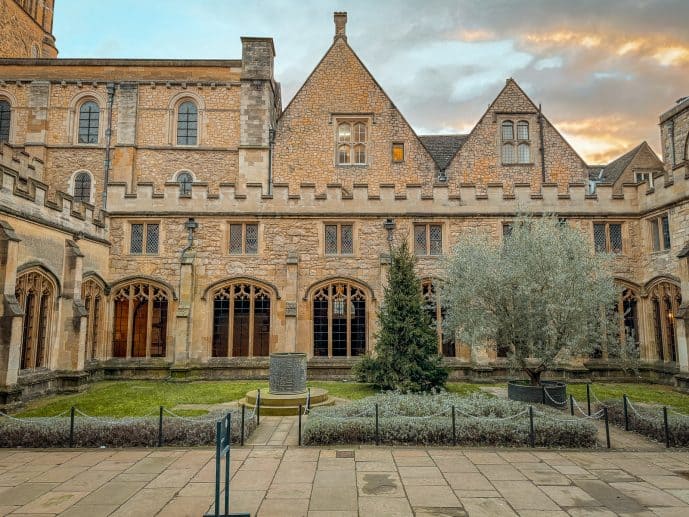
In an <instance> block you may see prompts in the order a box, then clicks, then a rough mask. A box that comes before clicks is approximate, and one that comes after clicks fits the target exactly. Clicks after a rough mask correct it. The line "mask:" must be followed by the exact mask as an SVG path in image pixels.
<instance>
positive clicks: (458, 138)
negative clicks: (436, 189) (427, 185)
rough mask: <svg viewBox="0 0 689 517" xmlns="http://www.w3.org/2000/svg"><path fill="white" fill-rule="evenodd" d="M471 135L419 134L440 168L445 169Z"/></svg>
mask: <svg viewBox="0 0 689 517" xmlns="http://www.w3.org/2000/svg"><path fill="white" fill-rule="evenodd" d="M468 137H469V135H419V140H421V143H422V144H423V146H424V147H425V148H426V149H427V150H428V152H429V153H431V156H432V157H433V160H435V163H436V164H437V165H438V167H439V168H440V170H445V169H446V168H447V166H448V165H450V162H451V161H452V157H453V156H454V155H455V154H456V153H457V151H458V150H459V148H460V147H462V144H463V143H464V142H466V140H467V138H468Z"/></svg>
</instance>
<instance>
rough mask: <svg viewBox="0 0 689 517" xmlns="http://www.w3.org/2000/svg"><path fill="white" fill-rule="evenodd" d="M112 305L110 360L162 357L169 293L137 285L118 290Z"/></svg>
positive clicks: (165, 341) (164, 346)
mask: <svg viewBox="0 0 689 517" xmlns="http://www.w3.org/2000/svg"><path fill="white" fill-rule="evenodd" d="M113 301H114V324H113V338H112V347H113V351H112V355H113V357H127V358H129V357H165V356H166V353H167V313H168V293H167V292H166V291H165V290H164V289H162V288H160V287H157V286H154V285H151V284H146V283H143V282H136V283H131V284H128V285H125V286H122V287H120V288H118V289H117V290H116V291H115V293H114V295H113Z"/></svg>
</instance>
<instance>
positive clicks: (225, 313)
mask: <svg viewBox="0 0 689 517" xmlns="http://www.w3.org/2000/svg"><path fill="white" fill-rule="evenodd" d="M270 305H271V299H270V293H269V290H268V289H267V288H265V287H262V286H260V285H255V284H250V283H244V282H238V283H230V284H228V285H225V286H223V287H221V288H219V289H218V290H217V291H215V293H214V294H213V350H212V355H213V357H228V356H232V357H252V356H267V355H269V354H270Z"/></svg>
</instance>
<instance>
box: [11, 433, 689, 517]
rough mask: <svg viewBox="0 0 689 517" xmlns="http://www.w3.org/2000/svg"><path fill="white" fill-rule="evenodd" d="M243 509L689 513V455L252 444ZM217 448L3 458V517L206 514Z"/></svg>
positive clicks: (243, 472)
mask: <svg viewBox="0 0 689 517" xmlns="http://www.w3.org/2000/svg"><path fill="white" fill-rule="evenodd" d="M232 472H233V478H232V488H231V501H232V510H234V511H240V510H241V511H248V512H251V513H252V515H255V514H258V515H259V516H280V517H289V516H299V515H304V516H313V517H316V516H335V517H345V516H356V515H361V516H369V515H396V516H397V515H399V516H404V515H417V516H436V517H437V516H461V515H472V516H474V515H476V516H510V515H524V516H559V515H561V516H567V515H570V516H577V517H578V516H588V515H591V516H612V515H636V516H642V515H644V516H645V515H648V516H653V515H659V516H687V515H689V479H688V477H687V476H689V452H679V451H670V452H667V451H645V452H632V451H615V452H607V451H590V452H577V451H574V452H568V451H548V450H535V451H531V450H510V449H499V450H498V449H452V448H428V449H424V448H403V447H395V448H389V447H379V448H374V447H365V448H351V447H350V448H347V447H341V448H338V449H318V448H297V447H287V446H267V445H262V446H251V447H245V448H237V449H234V450H233V456H232ZM213 480H214V462H213V450H212V449H210V448H204V449H191V450H182V449H172V448H171V449H165V448H163V449H119V450H106V449H102V450H47V451H33V450H31V451H29V450H7V449H5V450H0V515H8V514H11V515H56V514H58V515H64V516H89V517H96V516H101V515H116V516H120V515H121V516H128V517H131V516H139V515H141V516H146V515H157V514H160V515H165V516H187V515H188V516H200V515H201V514H202V513H203V512H204V511H206V510H208V509H209V507H210V506H211V502H212V494H213V486H214V485H213Z"/></svg>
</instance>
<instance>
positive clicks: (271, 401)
mask: <svg viewBox="0 0 689 517" xmlns="http://www.w3.org/2000/svg"><path fill="white" fill-rule="evenodd" d="M257 397H258V390H251V391H249V392H248V393H247V394H246V399H245V400H246V401H247V406H252V407H253V405H254V404H256V398H257ZM307 398H308V393H307V392H304V393H295V394H290V395H274V394H272V393H270V392H269V391H268V390H261V407H264V406H272V407H276V406H295V407H296V406H298V405H299V404H301V405H302V406H306V399H307ZM325 400H328V391H327V390H324V389H323V388H311V406H315V405H317V404H319V403H321V402H323V401H325Z"/></svg>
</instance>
